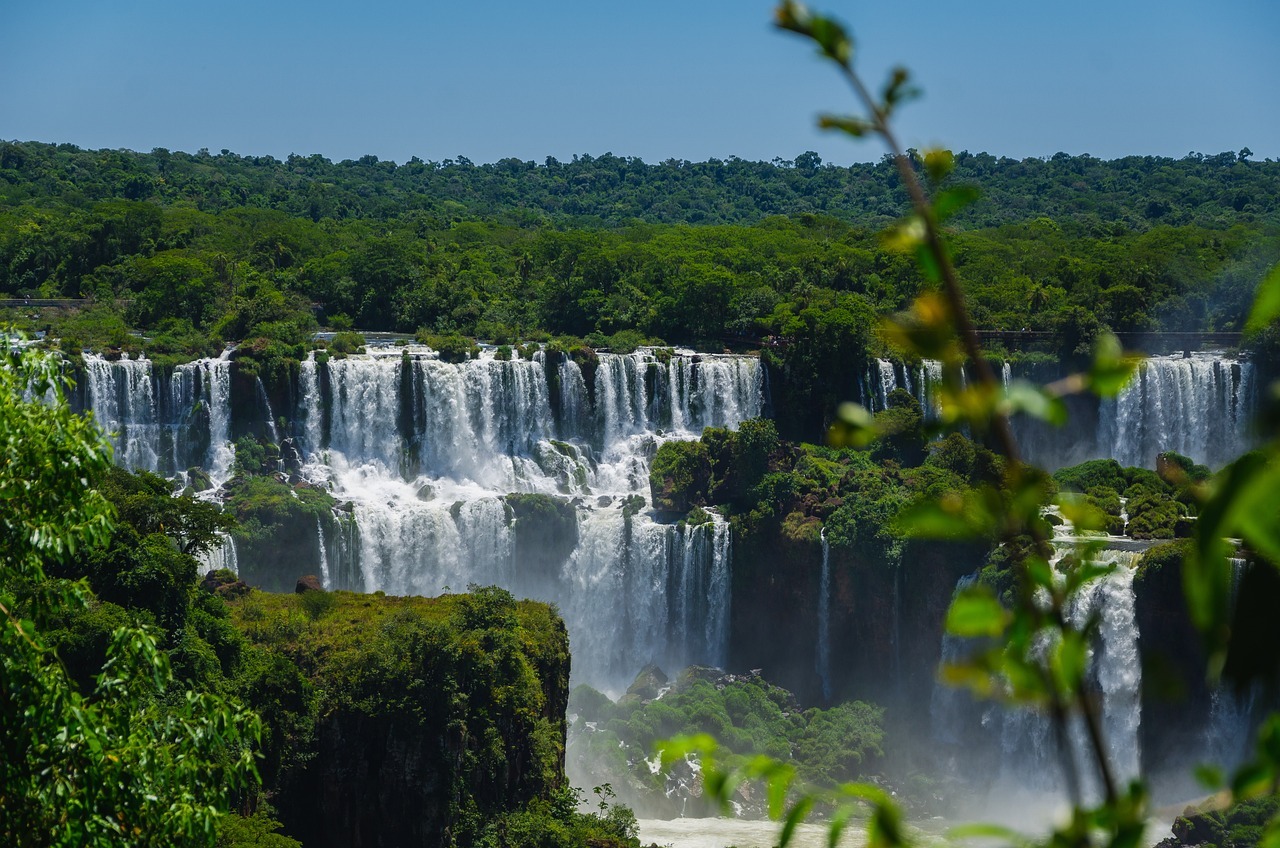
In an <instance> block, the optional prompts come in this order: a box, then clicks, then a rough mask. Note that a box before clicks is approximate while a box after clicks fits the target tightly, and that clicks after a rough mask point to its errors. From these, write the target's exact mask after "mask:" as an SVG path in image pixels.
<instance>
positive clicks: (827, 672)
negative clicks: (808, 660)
mask: <svg viewBox="0 0 1280 848" xmlns="http://www.w3.org/2000/svg"><path fill="white" fill-rule="evenodd" d="M818 536H819V538H820V539H821V540H822V575H821V578H820V580H819V583H818V649H817V656H816V658H815V660H814V664H815V667H816V670H817V672H818V679H819V680H821V681H822V699H823V701H826V702H830V701H831V545H830V544H828V543H827V529H826V528H825V527H824V528H822V530H821V531H819V534H818Z"/></svg>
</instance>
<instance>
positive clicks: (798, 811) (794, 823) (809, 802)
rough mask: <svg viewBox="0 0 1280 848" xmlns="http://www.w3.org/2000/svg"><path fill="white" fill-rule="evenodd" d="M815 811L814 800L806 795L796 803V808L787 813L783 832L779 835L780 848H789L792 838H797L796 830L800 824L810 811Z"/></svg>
mask: <svg viewBox="0 0 1280 848" xmlns="http://www.w3.org/2000/svg"><path fill="white" fill-rule="evenodd" d="M812 809H813V798H812V797H811V796H809V795H805V796H803V797H802V798H800V800H798V801H796V804H795V806H794V807H792V808H791V809H790V810H789V811H788V812H787V818H786V820H785V821H783V823H782V832H781V833H779V834H778V848H787V845H788V844H790V842H791V837H793V836H795V832H796V828H797V827H798V826H799V825H800V822H802V821H804V820H805V818H806V817H807V816H808V815H809V811H810V810H812Z"/></svg>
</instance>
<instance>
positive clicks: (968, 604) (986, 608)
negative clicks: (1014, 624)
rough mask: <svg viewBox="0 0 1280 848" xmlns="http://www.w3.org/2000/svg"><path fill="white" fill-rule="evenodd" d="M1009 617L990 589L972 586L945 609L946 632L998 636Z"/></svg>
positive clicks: (974, 635) (960, 634) (961, 634)
mask: <svg viewBox="0 0 1280 848" xmlns="http://www.w3.org/2000/svg"><path fill="white" fill-rule="evenodd" d="M1009 618H1010V615H1009V611H1008V610H1006V609H1005V608H1004V607H1003V606H1001V604H1000V601H998V600H997V599H996V596H995V595H994V594H993V593H992V592H991V590H990V589H988V588H987V587H985V586H973V587H970V588H968V589H966V590H964V591H963V592H961V593H960V594H959V595H957V596H956V599H955V600H953V601H952V602H951V608H950V609H948V610H947V632H948V633H950V634H952V635H953V636H968V637H979V636H999V635H1000V634H1001V633H1003V632H1004V628H1005V625H1006V624H1008V622H1009Z"/></svg>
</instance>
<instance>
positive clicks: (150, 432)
mask: <svg viewBox="0 0 1280 848" xmlns="http://www.w3.org/2000/svg"><path fill="white" fill-rule="evenodd" d="M230 355H231V352H230V351H229V350H228V351H226V352H224V353H223V354H222V356H220V357H218V358H217V359H199V360H196V361H195V362H189V363H186V364H183V365H179V366H177V367H176V368H174V369H173V371H172V373H169V374H166V373H164V372H160V371H157V370H156V369H155V368H154V366H153V365H152V363H151V361H150V360H149V359H147V358H146V357H145V356H139V357H137V358H136V359H129V358H128V357H123V358H121V359H119V360H116V361H111V360H107V359H105V358H103V357H102V356H99V355H97V354H93V353H85V354H84V355H83V358H84V371H85V382H86V392H85V403H86V406H87V407H88V409H89V410H90V411H92V412H93V416H94V419H95V420H96V421H97V422H98V424H99V425H100V426H101V427H102V429H103V430H104V431H105V432H106V433H107V434H109V436H110V438H111V442H112V445H113V447H114V448H115V455H116V462H117V463H118V464H120V465H122V466H124V467H126V468H135V469H143V470H146V471H151V472H154V473H157V474H162V475H166V476H178V475H180V474H182V473H183V472H184V471H186V469H187V468H189V467H191V466H194V465H199V466H202V467H204V468H205V469H206V470H207V471H208V472H209V476H210V478H211V479H212V481H213V483H214V485H215V486H218V485H221V484H222V483H224V482H225V481H226V480H227V479H228V478H229V477H230V471H231V463H232V459H233V458H234V451H233V449H232V446H231V438H230V430H231V362H230ZM197 410H199V412H200V414H197Z"/></svg>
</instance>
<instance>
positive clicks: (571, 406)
mask: <svg viewBox="0 0 1280 848" xmlns="http://www.w3.org/2000/svg"><path fill="white" fill-rule="evenodd" d="M556 376H557V377H558V382H559V383H560V427H561V436H562V438H565V439H581V438H585V437H586V436H587V435H588V425H587V423H586V422H587V410H588V406H589V404H588V402H587V382H586V380H584V379H582V369H581V368H579V367H578V363H576V362H574V361H573V360H572V359H570V358H569V357H567V356H566V357H564V358H563V359H561V360H560V364H559V365H557V366H556Z"/></svg>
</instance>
